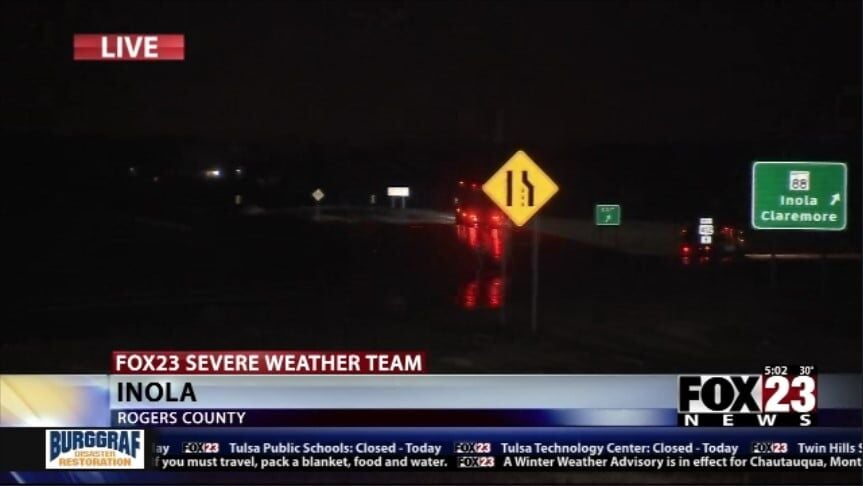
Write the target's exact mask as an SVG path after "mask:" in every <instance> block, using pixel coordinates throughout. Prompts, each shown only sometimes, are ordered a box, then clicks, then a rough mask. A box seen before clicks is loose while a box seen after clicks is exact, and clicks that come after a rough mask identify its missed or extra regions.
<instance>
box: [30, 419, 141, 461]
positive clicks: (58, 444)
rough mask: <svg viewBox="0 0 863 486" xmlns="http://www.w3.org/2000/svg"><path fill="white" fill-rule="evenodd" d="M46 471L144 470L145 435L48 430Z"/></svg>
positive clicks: (97, 431)
mask: <svg viewBox="0 0 863 486" xmlns="http://www.w3.org/2000/svg"><path fill="white" fill-rule="evenodd" d="M45 469H144V431H143V430H129V429H124V430H121V429H47V430H46V431H45Z"/></svg>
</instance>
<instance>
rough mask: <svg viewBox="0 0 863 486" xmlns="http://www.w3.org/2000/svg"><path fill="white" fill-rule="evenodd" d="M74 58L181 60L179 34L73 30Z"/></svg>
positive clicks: (183, 44)
mask: <svg viewBox="0 0 863 486" xmlns="http://www.w3.org/2000/svg"><path fill="white" fill-rule="evenodd" d="M72 44H73V54H72V56H73V59H74V60H76V61H182V60H184V59H185V55H186V54H185V49H186V39H185V36H184V35H183V34H75V35H74V36H73V39H72Z"/></svg>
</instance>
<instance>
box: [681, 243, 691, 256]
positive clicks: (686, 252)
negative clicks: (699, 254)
mask: <svg viewBox="0 0 863 486" xmlns="http://www.w3.org/2000/svg"><path fill="white" fill-rule="evenodd" d="M680 251H681V252H683V254H684V255H689V253H690V252H691V251H692V247H690V246H689V245H683V247H682V248H680Z"/></svg>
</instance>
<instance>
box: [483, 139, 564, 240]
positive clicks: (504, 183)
mask: <svg viewBox="0 0 863 486" xmlns="http://www.w3.org/2000/svg"><path fill="white" fill-rule="evenodd" d="M482 190H483V191H484V192H485V193H486V194H487V195H488V197H489V198H491V200H492V201H494V203H495V204H497V205H498V207H500V209H501V210H503V212H504V213H506V215H507V216H509V218H510V219H511V220H512V222H513V223H515V225H516V226H524V224H525V223H527V222H528V221H530V218H532V217H533V215H534V214H536V212H537V211H539V209H540V208H542V207H543V206H544V205H545V203H547V202H548V200H549V199H551V196H554V194H555V193H556V192H557V184H555V183H554V181H553V180H551V177H549V176H548V174H546V173H545V172H543V171H542V169H540V168H539V166H538V165H536V162H534V161H533V160H531V158H530V157H528V155H527V154H526V153H524V152H523V151H521V150H519V151H518V152H516V153H515V155H513V156H512V157H510V159H509V160H507V161H506V163H505V164H503V166H501V168H500V169H498V171H497V172H496V173H495V174H494V175H493V176H491V179H489V180H488V181H486V183H485V184H483V185H482Z"/></svg>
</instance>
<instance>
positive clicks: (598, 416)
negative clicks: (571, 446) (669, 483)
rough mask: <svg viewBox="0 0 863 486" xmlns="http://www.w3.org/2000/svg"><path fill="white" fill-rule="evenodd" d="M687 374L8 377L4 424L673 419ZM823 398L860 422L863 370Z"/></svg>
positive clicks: (1, 399)
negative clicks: (347, 413)
mask: <svg viewBox="0 0 863 486" xmlns="http://www.w3.org/2000/svg"><path fill="white" fill-rule="evenodd" d="M678 381H679V376H678V375H351V376H342V375H286V376H285V375H283V376H275V375H274V376H257V375H249V376H234V375H219V376H211V375H206V376H201V375H196V376H159V375H135V376H129V375H0V426H2V427H44V426H62V427H105V426H110V425H112V424H114V423H117V422H112V418H116V417H117V415H116V414H115V413H112V412H119V411H122V412H132V411H139V412H157V411H172V410H174V411H177V410H179V411H187V410H200V411H218V410H223V411H236V412H245V413H250V414H251V415H250V417H253V416H254V417H257V418H256V420H264V417H265V416H266V413H265V412H264V410H281V411H284V412H281V413H283V415H282V417H289V416H290V414H289V412H290V411H295V412H296V413H297V414H302V413H309V411H326V410H331V411H333V415H332V417H334V418H335V417H336V415H337V413H338V411H339V410H346V409H349V410H352V411H363V410H366V411H368V412H367V413H368V414H369V415H368V416H369V417H372V416H373V413H374V412H373V411H374V410H404V411H405V412H404V414H408V415H409V414H410V413H411V412H410V411H411V410H414V411H415V410H431V411H433V410H439V411H464V410H474V411H480V412H481V413H483V414H486V415H485V416H492V415H488V413H489V412H488V411H495V410H497V411H500V412H499V414H498V415H497V416H498V417H500V416H505V414H506V413H509V412H508V411H516V413H517V414H518V413H521V412H518V411H525V410H533V411H538V412H536V413H537V414H540V415H541V414H542V413H545V414H546V415H544V416H543V417H544V418H542V420H543V421H544V423H548V424H550V425H604V426H614V425H627V426H639V425H645V426H651V425H668V424H669V422H668V421H669V420H670V418H671V417H670V415H669V410H676V409H678V396H679V394H678V391H679V389H678V387H679V383H678ZM136 394H137V395H136ZM817 399H818V403H817V415H818V416H819V417H821V418H824V417H829V416H830V414H833V416H834V417H845V418H844V419H837V420H851V422H847V425H851V426H855V422H854V421H853V420H855V418H854V417H855V415H854V413H852V412H849V411H858V412H859V410H860V403H861V380H860V376H859V375H853V374H820V375H818V391H817ZM253 411H255V412H254V413H252V412H253ZM257 411H260V412H257ZM268 413H273V412H268ZM356 413H360V412H356ZM448 413H450V412H448ZM452 413H455V412H452ZM843 414H844V415H843ZM737 415H739V416H741V417H742V416H745V415H747V414H745V413H744V414H737ZM297 416H299V415H297ZM455 416H456V415H451V417H455ZM307 417H308V415H307ZM857 417H859V415H858V416H857ZM744 418H745V417H744ZM530 420H534V418H531V419H529V420H527V422H528V423H526V425H533V424H532V423H529V422H530ZM856 420H857V422H859V418H858V419H856ZM293 423H295V422H290V424H293ZM827 423H830V422H827ZM158 424H159V423H158V422H155V423H151V424H142V423H140V422H137V423H135V424H130V425H158ZM509 424H510V423H509V422H506V423H505V425H509ZM834 424H835V423H834ZM168 425H176V424H168ZM181 425H199V424H192V423H190V424H181ZM221 425H237V424H230V423H223V424H221ZM279 425H286V424H279ZM402 425H404V424H402ZM449 425H453V424H449ZM455 425H462V423H461V422H457V423H455ZM815 425H818V424H817V423H816V424H815Z"/></svg>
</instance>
